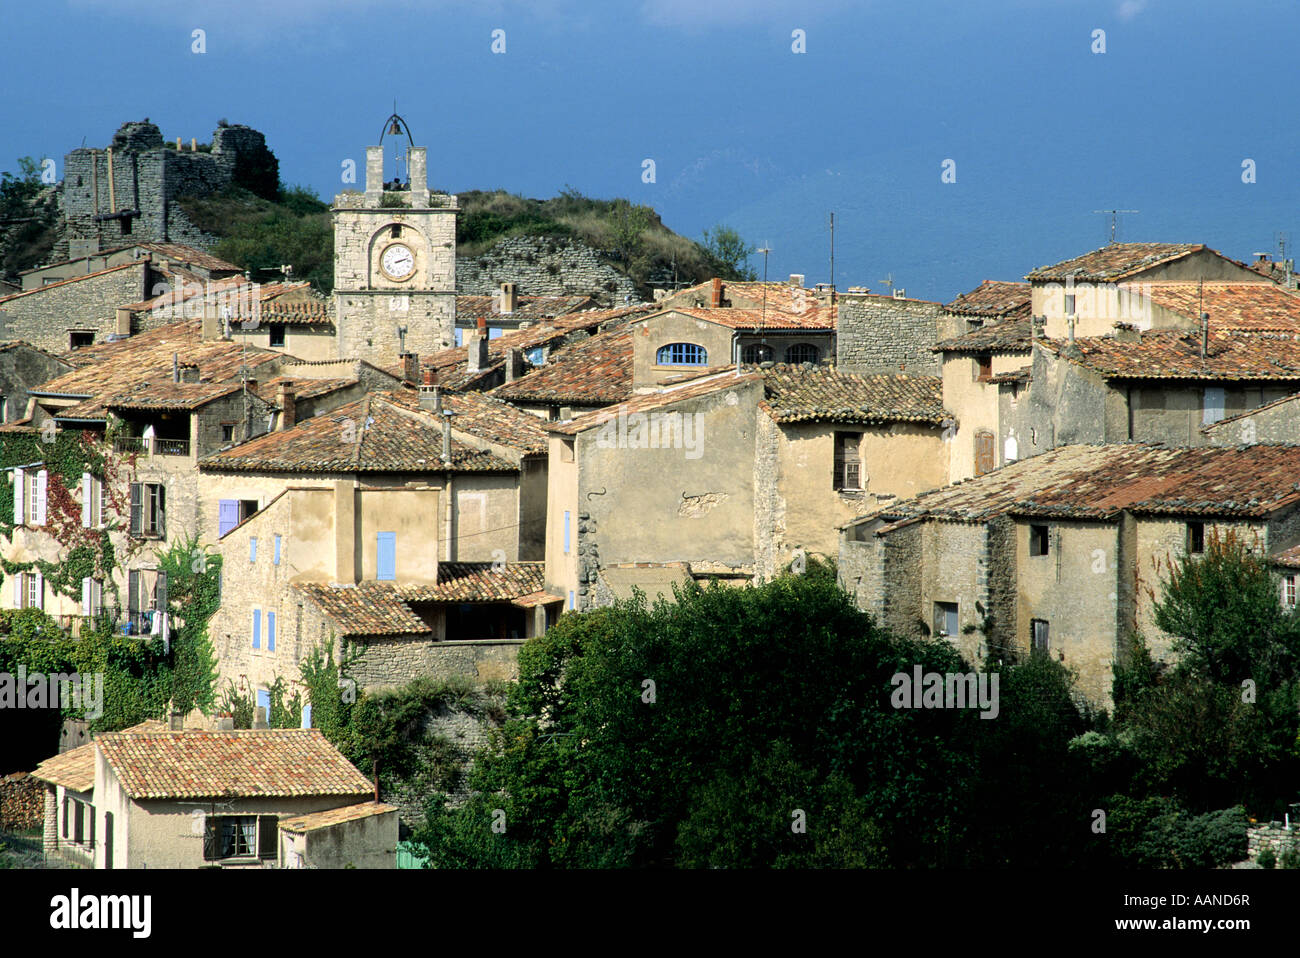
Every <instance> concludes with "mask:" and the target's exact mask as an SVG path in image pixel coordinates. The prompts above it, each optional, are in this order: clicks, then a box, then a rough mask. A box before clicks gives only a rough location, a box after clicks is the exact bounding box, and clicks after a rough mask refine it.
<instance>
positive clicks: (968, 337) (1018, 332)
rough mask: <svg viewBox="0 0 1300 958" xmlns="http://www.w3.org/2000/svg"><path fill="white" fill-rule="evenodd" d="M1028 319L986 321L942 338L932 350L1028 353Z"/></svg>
mask: <svg viewBox="0 0 1300 958" xmlns="http://www.w3.org/2000/svg"><path fill="white" fill-rule="evenodd" d="M1029 323H1030V320H1028V319H1007V320H1003V321H1002V322H998V323H986V324H985V325H983V326H981V327H980V328H979V329H975V330H971V331H970V332H969V333H965V334H963V335H961V336H954V337H952V338H951V339H945V340H941V341H940V342H937V343H935V344H934V345H933V346H931V347H930V349H931V351H933V352H936V353H939V352H947V353H1028V352H1029V351H1030V350H1031V349H1032V348H1033V346H1032V339H1031V334H1030V330H1029Z"/></svg>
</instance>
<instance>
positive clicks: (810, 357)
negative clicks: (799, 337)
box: [785, 343, 822, 363]
mask: <svg viewBox="0 0 1300 958" xmlns="http://www.w3.org/2000/svg"><path fill="white" fill-rule="evenodd" d="M821 355H822V354H821V350H819V349H818V348H817V347H816V346H814V345H812V344H811V343H795V344H794V345H793V346H791V347H790V348H788V349H787V350H786V351H785V361H786V362H787V363H815V362H817V361H818V360H819V359H821Z"/></svg>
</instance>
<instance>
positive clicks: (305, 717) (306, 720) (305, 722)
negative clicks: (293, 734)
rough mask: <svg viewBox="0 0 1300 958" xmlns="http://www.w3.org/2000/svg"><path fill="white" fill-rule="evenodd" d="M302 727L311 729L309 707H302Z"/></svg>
mask: <svg viewBox="0 0 1300 958" xmlns="http://www.w3.org/2000/svg"><path fill="white" fill-rule="evenodd" d="M302 727H303V728H311V706H310V705H304V706H303V707H302Z"/></svg>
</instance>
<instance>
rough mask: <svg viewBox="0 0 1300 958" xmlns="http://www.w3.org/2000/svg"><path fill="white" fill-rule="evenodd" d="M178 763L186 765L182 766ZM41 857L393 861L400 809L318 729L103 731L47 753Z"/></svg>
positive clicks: (330, 864)
mask: <svg viewBox="0 0 1300 958" xmlns="http://www.w3.org/2000/svg"><path fill="white" fill-rule="evenodd" d="M178 770H179V771H178ZM34 774H35V777H36V778H38V779H40V780H41V781H43V782H45V783H46V797H45V850H46V857H47V858H48V859H51V860H58V861H60V862H62V863H64V864H70V865H81V866H83V867H93V868H107V869H111V868H275V867H282V868H302V867H319V868H342V867H356V868H393V867H395V866H396V850H397V835H398V821H397V809H396V807H394V806H391V805H383V804H381V803H379V802H377V801H373V800H372V797H373V795H374V794H375V786H374V784H373V783H371V782H370V781H369V780H368V779H367V778H366V777H365V776H364V775H362V774H361V773H360V772H358V771H357V769H356V768H355V767H353V765H352V764H351V763H350V762H348V760H347V759H345V758H344V757H343V756H342V755H341V754H340V753H339V752H338V751H337V750H336V749H335V748H334V747H333V746H332V745H330V743H329V742H328V741H326V739H325V737H324V736H323V735H322V734H321V733H320V732H319V731H315V730H311V729H302V730H299V729H290V730H282V729H274V730H273V729H254V730H246V731H198V730H175V731H173V730H169V729H168V730H151V729H146V728H141V727H137V728H135V729H128V730H126V731H124V732H111V733H106V734H101V735H99V736H97V737H96V738H94V739H93V740H92V741H91V742H89V743H87V744H85V745H82V746H79V747H78V748H76V749H73V750H72V751H69V752H64V753H63V754H61V755H59V756H56V757H55V758H52V759H49V760H47V761H45V762H43V763H41V765H40V766H39V767H38V768H37V770H36V772H35V773H34Z"/></svg>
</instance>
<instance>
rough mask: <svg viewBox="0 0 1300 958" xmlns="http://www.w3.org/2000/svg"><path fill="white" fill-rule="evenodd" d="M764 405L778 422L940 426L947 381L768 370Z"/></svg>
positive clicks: (832, 371)
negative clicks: (900, 423)
mask: <svg viewBox="0 0 1300 958" xmlns="http://www.w3.org/2000/svg"><path fill="white" fill-rule="evenodd" d="M761 375H762V377H763V384H764V387H765V392H766V397H767V398H766V399H765V400H764V401H763V403H762V405H763V408H764V409H765V410H767V412H768V414H769V415H770V416H771V417H772V418H773V419H774V420H775V421H776V422H786V423H793V422H813V421H821V422H926V423H935V424H937V423H940V422H942V421H943V420H944V418H945V417H946V416H947V415H948V414H947V413H946V412H944V409H943V379H942V378H941V377H939V376H896V375H878V376H864V375H860V374H858V373H851V372H842V371H839V370H836V369H829V368H827V367H825V366H816V367H807V366H787V365H784V364H781V365H777V366H773V367H772V368H770V369H762V370H761Z"/></svg>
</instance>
